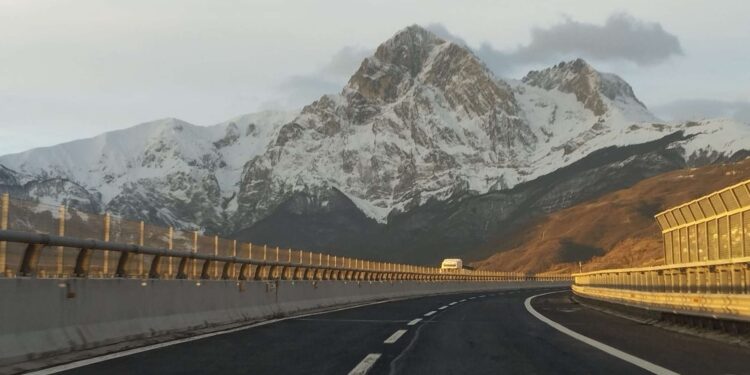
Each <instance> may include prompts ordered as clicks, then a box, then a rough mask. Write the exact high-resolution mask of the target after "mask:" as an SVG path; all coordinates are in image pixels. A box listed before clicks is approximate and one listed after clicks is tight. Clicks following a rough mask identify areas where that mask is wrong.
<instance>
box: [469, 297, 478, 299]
mask: <svg viewBox="0 0 750 375" xmlns="http://www.w3.org/2000/svg"><path fill="white" fill-rule="evenodd" d="M475 298H477V297H469V299H475Z"/></svg>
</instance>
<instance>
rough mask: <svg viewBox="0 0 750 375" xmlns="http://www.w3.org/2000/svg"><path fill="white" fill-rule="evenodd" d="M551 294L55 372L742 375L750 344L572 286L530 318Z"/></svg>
mask: <svg viewBox="0 0 750 375" xmlns="http://www.w3.org/2000/svg"><path fill="white" fill-rule="evenodd" d="M551 291H553V290H539V289H537V290H522V291H499V292H495V293H474V294H456V295H443V296H432V297H423V298H417V299H409V300H399V301H393V302H387V303H377V304H371V305H367V306H362V307H358V308H352V309H347V310H340V311H334V312H328V313H321V314H316V315H308V316H304V317H299V318H291V319H285V320H281V321H277V322H274V323H272V324H265V325H260V326H256V327H253V328H249V329H243V330H237V331H234V332H230V333H224V334H219V335H214V336H211V337H207V338H203V339H200V340H194V341H188V342H183V343H179V344H176V345H170V346H164V347H161V348H158V349H153V350H147V351H143V352H140V353H137V354H132V355H128V356H123V357H120V358H114V359H109V360H106V361H102V362H98V363H93V364H89V365H85V366H82V367H75V366H78V365H81V364H82V363H79V364H74V365H72V366H70V367H75V368H72V369H69V370H67V371H64V372H62V373H64V374H97V375H98V374H108V375H112V374H357V373H367V374H430V375H439V374H599V373H607V374H640V373H650V372H656V373H667V374H668V373H675V372H676V373H684V374H712V373H717V374H718V373H732V374H750V359H749V358H750V349H746V348H742V347H739V346H734V345H730V344H724V343H720V342H716V341H709V340H705V339H701V338H697V337H694V336H687V335H683V334H679V333H675V332H672V331H667V330H663V329H661V328H656V327H653V326H650V325H643V324H639V323H636V322H633V321H630V320H626V319H622V318H618V317H614V316H611V315H608V314H603V313H600V312H598V311H594V310H590V309H588V308H585V307H581V306H580V305H577V304H575V303H572V302H571V300H570V298H569V292H568V291H562V292H558V293H552V294H547V295H542V296H538V297H535V298H533V300H531V301H530V307H531V310H533V311H536V312H537V314H539V315H540V316H541V318H540V317H537V316H534V315H532V312H530V311H529V309H528V308H527V307H526V306H525V302H526V301H527V300H528V298H529V297H531V296H534V295H539V294H543V293H549V292H551ZM545 318H546V319H547V320H550V321H552V322H553V323H552V324H554V323H558V324H560V326H561V327H563V328H562V330H566V329H567V330H569V331H572V332H573V335H576V334H577V335H579V337H573V336H571V333H570V332H568V333H564V332H561V331H560V330H558V329H556V328H554V327H553V326H551V325H550V324H548V323H546V322H544V321H542V320H540V319H545ZM581 340H583V341H587V340H588V341H589V343H586V342H583V341H581ZM591 343H593V345H596V346H598V348H597V347H595V346H592V344H591ZM607 348H609V349H607ZM602 349H604V350H602ZM605 350H609V351H610V352H613V353H614V354H609V353H607V352H605ZM628 356H629V357H628ZM649 370H650V371H649Z"/></svg>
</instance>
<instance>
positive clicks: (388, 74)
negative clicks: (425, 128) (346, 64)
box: [347, 25, 448, 102]
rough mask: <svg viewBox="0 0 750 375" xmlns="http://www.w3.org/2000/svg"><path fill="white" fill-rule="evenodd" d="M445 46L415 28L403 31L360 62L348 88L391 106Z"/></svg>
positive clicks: (433, 35) (422, 29) (428, 32)
mask: <svg viewBox="0 0 750 375" xmlns="http://www.w3.org/2000/svg"><path fill="white" fill-rule="evenodd" d="M446 43H448V42H446V41H445V40H443V39H440V38H439V37H438V36H436V35H435V34H433V33H432V32H430V31H428V30H426V29H424V28H422V27H421V26H418V25H412V26H409V27H407V28H405V29H402V30H400V31H399V32H397V33H396V34H394V35H393V36H392V37H391V38H390V39H388V40H387V41H385V42H383V43H382V44H381V45H379V46H378V48H377V49H376V50H375V54H373V55H372V56H370V57H368V58H365V59H364V60H363V61H362V64H361V65H360V67H359V69H358V70H357V72H356V73H354V75H353V76H352V77H351V78H350V79H349V84H348V85H347V87H348V88H350V89H352V90H353V91H355V92H358V93H359V94H361V95H362V96H363V97H365V98H367V99H370V100H376V101H385V102H390V101H392V100H394V99H395V98H396V97H398V96H399V95H400V94H401V93H403V92H404V91H405V90H406V89H408V87H410V86H411V83H412V82H413V80H414V79H415V78H416V77H417V76H418V75H419V74H420V73H422V72H423V71H424V69H425V67H426V66H427V65H428V61H429V60H430V57H431V56H432V55H433V52H434V51H435V49H436V48H439V47H442V46H445V45H446Z"/></svg>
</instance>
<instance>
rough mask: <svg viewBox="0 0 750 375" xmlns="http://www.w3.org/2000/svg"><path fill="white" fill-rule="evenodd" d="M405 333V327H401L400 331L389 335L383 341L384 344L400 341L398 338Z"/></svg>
mask: <svg viewBox="0 0 750 375" xmlns="http://www.w3.org/2000/svg"><path fill="white" fill-rule="evenodd" d="M404 333H406V330H405V329H399V330H398V331H396V332H393V334H392V335H391V337H389V338H387V339H385V341H383V344H393V343H394V342H396V341H398V339H400V338H401V336H403V335H404Z"/></svg>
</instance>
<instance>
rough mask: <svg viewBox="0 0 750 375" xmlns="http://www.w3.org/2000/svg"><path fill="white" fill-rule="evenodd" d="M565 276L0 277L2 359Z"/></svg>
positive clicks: (514, 286)
mask: <svg viewBox="0 0 750 375" xmlns="http://www.w3.org/2000/svg"><path fill="white" fill-rule="evenodd" d="M568 284H569V283H560V282H557V283H552V282H502V283H498V282H416V281H403V282H400V281H395V282H367V281H364V282H353V281H350V282H343V281H317V282H314V281H276V282H263V281H251V282H241V283H238V282H237V281H218V280H203V281H201V282H200V283H198V282H197V281H196V280H146V281H143V280H137V279H68V280H58V279H23V278H17V279H0V298H2V302H0V364H10V363H16V362H21V361H25V360H30V359H34V358H40V357H45V356H50V355H54V354H58V353H64V352H70V351H75V350H80V349H87V348H93V347H97V346H102V345H107V344H111V343H116V342H122V341H125V340H131V339H138V338H145V337H153V336H159V335H164V334H169V333H175V332H182V331H190V330H194V329H198V328H205V327H210V326H217V325H222V324H230V323H234V322H241V321H247V320H258V319H263V318H268V317H273V316H279V315H288V314H293V313H295V312H301V311H306V310H314V309H321V308H326V307H332V306H336V305H344V304H351V303H357V302H365V301H374V300H380V299H388V298H398V297H409V296H419V295H428V294H436V293H451V292H460V291H483V290H499V289H518V288H532V287H540V286H556V285H568Z"/></svg>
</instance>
